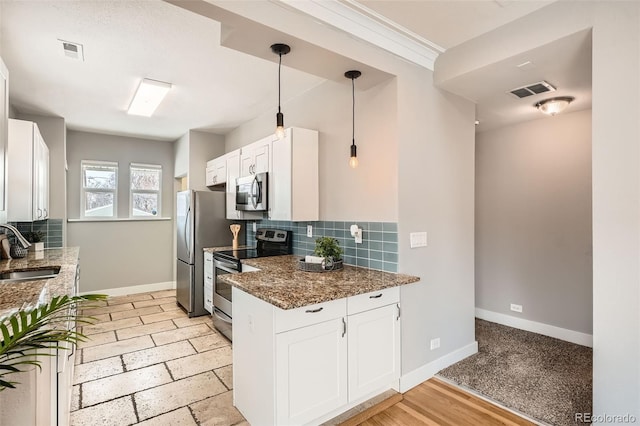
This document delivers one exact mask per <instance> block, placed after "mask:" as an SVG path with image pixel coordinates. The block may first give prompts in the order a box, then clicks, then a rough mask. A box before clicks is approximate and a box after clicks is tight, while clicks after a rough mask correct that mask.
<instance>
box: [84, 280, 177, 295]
mask: <svg viewBox="0 0 640 426" xmlns="http://www.w3.org/2000/svg"><path fill="white" fill-rule="evenodd" d="M174 288H176V282H175V281H165V282H163V283H152V284H141V285H132V286H129V287H117V288H107V289H104V290H94V291H81V292H80V295H83V294H106V295H107V296H126V295H127V294H136V293H146V292H149V291H160V290H171V289H174Z"/></svg>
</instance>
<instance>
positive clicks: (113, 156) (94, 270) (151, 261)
mask: <svg viewBox="0 0 640 426" xmlns="http://www.w3.org/2000/svg"><path fill="white" fill-rule="evenodd" d="M67 154H68V163H69V174H68V181H67V191H68V194H69V197H68V211H69V217H70V218H79V217H80V185H81V177H80V162H81V161H82V160H105V161H117V162H118V165H119V170H118V216H119V217H120V218H128V217H129V163H131V162H138V163H151V164H160V165H162V185H163V190H162V216H163V217H171V215H172V212H173V204H174V203H173V144H172V143H171V142H160V141H154V140H145V139H137V138H128V137H120V136H112V135H102V134H96V133H88V132H78V131H71V130H70V131H69V132H68V134H67ZM172 240H173V220H160V221H159V220H148V221H144V220H137V221H119V222H118V221H111V222H91V221H84V222H70V223H69V224H68V245H69V246H79V247H80V256H81V264H82V280H81V282H80V291H83V292H86V291H99V290H102V289H110V288H119V287H127V286H132V285H143V284H155V283H166V282H170V281H172V280H173V264H174V262H175V256H174V252H173V250H172Z"/></svg>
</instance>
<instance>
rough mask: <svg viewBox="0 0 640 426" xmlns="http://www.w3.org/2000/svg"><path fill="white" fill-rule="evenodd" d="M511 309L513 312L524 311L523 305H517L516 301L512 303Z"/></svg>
mask: <svg viewBox="0 0 640 426" xmlns="http://www.w3.org/2000/svg"><path fill="white" fill-rule="evenodd" d="M511 310H512V311H513V312H520V313H522V305H516V304H515V303H512V304H511Z"/></svg>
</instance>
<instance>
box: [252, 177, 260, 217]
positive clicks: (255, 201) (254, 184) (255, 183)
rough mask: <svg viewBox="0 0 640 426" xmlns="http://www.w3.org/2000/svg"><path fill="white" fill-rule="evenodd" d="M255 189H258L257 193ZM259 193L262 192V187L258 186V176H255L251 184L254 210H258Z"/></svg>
mask: <svg viewBox="0 0 640 426" xmlns="http://www.w3.org/2000/svg"><path fill="white" fill-rule="evenodd" d="M254 188H256V189H257V191H255V190H254ZM259 191H260V185H258V176H255V175H254V177H253V181H252V182H251V204H253V208H254V209H256V208H258V194H259ZM256 192H258V193H256Z"/></svg>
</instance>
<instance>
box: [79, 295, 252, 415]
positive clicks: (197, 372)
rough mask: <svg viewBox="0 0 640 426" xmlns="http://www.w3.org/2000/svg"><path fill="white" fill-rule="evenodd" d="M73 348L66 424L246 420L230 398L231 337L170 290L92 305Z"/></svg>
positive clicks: (115, 298)
mask: <svg viewBox="0 0 640 426" xmlns="http://www.w3.org/2000/svg"><path fill="white" fill-rule="evenodd" d="M83 312H84V314H86V315H91V316H93V317H94V318H96V319H97V321H96V322H95V324H92V325H88V326H85V327H84V328H83V333H84V334H85V335H87V336H88V337H89V338H90V340H88V341H87V342H84V343H81V344H80V345H79V346H78V353H77V355H76V367H75V373H74V386H73V398H72V405H71V410H72V412H71V425H72V426H84V425H91V426H93V425H101V426H106V425H114V426H123V425H134V424H136V425H145V426H147V425H158V426H161V425H162V426H164V425H180V426H182V425H216V426H217V425H229V426H230V425H248V423H247V422H246V421H245V420H244V418H243V417H242V415H241V414H240V412H239V411H238V410H236V409H235V407H234V406H233V404H232V401H233V397H232V391H231V389H232V388H233V384H232V366H231V362H232V356H231V343H230V342H229V341H228V340H227V339H225V338H224V337H223V336H222V335H220V334H219V333H218V332H217V331H215V329H214V328H213V325H212V323H211V318H210V317H209V316H204V317H196V318H188V317H187V315H186V314H185V313H184V311H182V310H181V309H180V308H179V307H178V306H177V305H176V299H175V290H167V291H157V292H152V293H140V294H134V295H129V296H119V297H112V298H109V300H107V301H106V302H100V303H98V304H96V303H93V304H92V307H91V308H85V309H84V310H83Z"/></svg>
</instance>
